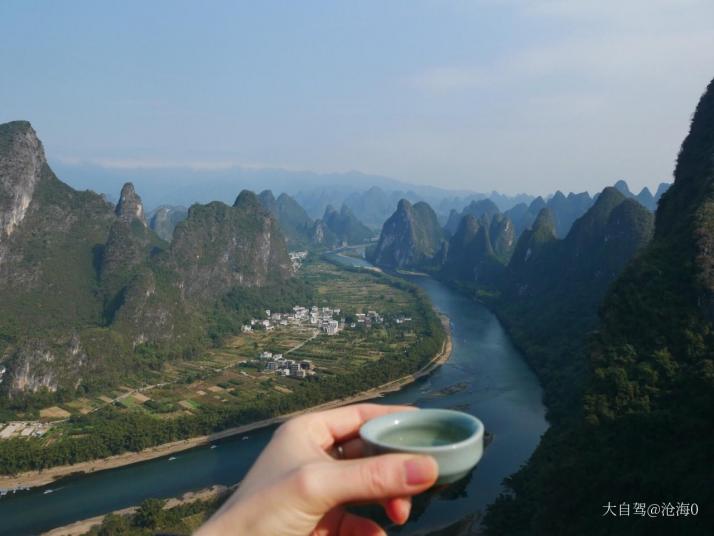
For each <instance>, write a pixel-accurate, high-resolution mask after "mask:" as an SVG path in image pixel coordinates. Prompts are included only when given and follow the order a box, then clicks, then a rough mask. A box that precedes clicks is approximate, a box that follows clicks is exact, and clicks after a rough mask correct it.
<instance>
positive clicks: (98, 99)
mask: <svg viewBox="0 0 714 536" xmlns="http://www.w3.org/2000/svg"><path fill="white" fill-rule="evenodd" d="M712 21H714V2H712V1H711V0H630V1H626V2H623V1H618V2H610V1H591V0H581V1H577V2H573V1H569V0H543V1H533V2H528V1H525V0H524V1H519V0H500V1H499V0H471V1H467V0H453V1H449V0H443V1H436V0H432V1H427V0H403V1H384V0H383V1H371V0H355V1H352V2H343V1H338V0H332V1H299V2H298V1H288V0H286V1H271V0H260V1H254V2H236V1H231V2H229V1H226V2H222V1H205V2H187V1H126V0H125V1H122V2H109V1H96V0H94V1H71V2H70V1H43V2H40V1H31V0H2V1H0V73H2V75H1V76H2V79H1V83H0V103H1V105H0V121H2V122H4V121H7V120H13V119H28V120H30V121H31V122H32V123H33V125H34V126H35V129H36V130H37V131H38V133H39V135H40V137H41V138H42V140H43V141H44V143H45V147H46V150H47V153H48V156H49V158H50V161H51V162H52V161H54V162H63V163H66V164H76V163H91V164H94V165H97V164H98V165H100V166H104V167H107V168H120V169H126V172H127V177H128V178H130V176H131V169H132V168H133V167H156V168H161V167H174V166H187V167H191V168H194V169H196V170H201V169H219V168H223V167H228V166H233V165H238V166H246V167H282V168H286V169H293V170H312V171H317V172H335V171H348V170H360V171H363V172H367V173H374V174H381V175H387V176H391V177H395V178H398V179H403V180H408V181H411V182H416V183H424V184H434V185H438V186H443V187H452V188H468V189H473V190H477V191H488V190H492V189H497V190H500V191H502V192H506V193H514V192H519V191H526V192H530V193H547V192H551V191H553V190H555V189H557V188H560V189H563V190H565V191H570V190H574V191H581V190H585V189H588V190H590V191H595V190H599V189H601V188H602V187H603V186H604V185H606V184H611V183H613V182H614V181H615V180H617V179H619V178H626V179H627V180H628V182H630V184H631V186H633V189H639V188H640V187H642V186H644V185H650V186H653V185H656V184H657V183H658V182H660V181H662V180H667V179H668V178H670V177H671V172H672V168H673V164H674V159H675V157H676V154H677V151H678V148H679V145H680V143H681V141H682V138H683V136H684V135H685V134H686V131H687V127H688V122H689V119H690V117H691V113H692V111H693V109H694V106H695V104H696V102H697V99H698V98H699V96H700V94H701V93H702V92H703V90H704V88H705V86H706V84H707V83H708V81H709V80H710V79H711V78H712V76H714V29H712Z"/></svg>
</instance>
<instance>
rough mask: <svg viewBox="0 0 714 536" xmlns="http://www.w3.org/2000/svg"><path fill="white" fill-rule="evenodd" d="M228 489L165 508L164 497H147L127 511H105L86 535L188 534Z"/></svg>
mask: <svg viewBox="0 0 714 536" xmlns="http://www.w3.org/2000/svg"><path fill="white" fill-rule="evenodd" d="M227 498H228V493H225V494H222V495H220V496H219V497H217V498H215V499H210V500H205V501H203V500H198V501H194V502H191V503H188V504H180V505H177V506H174V507H172V508H166V507H165V506H166V501H163V500H160V499H147V500H145V501H144V502H143V503H141V504H140V505H139V508H138V509H137V511H136V512H134V513H133V514H129V515H118V514H108V515H106V516H105V517H104V519H103V520H102V523H101V525H99V526H98V527H94V528H93V529H92V530H91V531H89V532H88V534H89V535H90V536H152V535H154V534H157V533H159V534H176V535H183V534H185V535H187V536H188V535H190V534H192V533H193V532H194V531H195V530H196V529H198V527H200V526H201V525H202V524H203V522H204V521H205V520H206V519H208V517H210V515H211V514H212V513H213V512H214V511H216V510H217V509H218V508H220V506H221V504H223V502H224V501H225V500H226V499H227Z"/></svg>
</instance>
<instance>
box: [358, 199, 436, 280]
mask: <svg viewBox="0 0 714 536" xmlns="http://www.w3.org/2000/svg"><path fill="white" fill-rule="evenodd" d="M443 239H444V235H443V231H442V230H441V227H440V226H439V222H438V220H437V218H436V213H435V212H434V211H433V210H432V209H431V207H430V206H429V205H428V204H426V203H423V202H419V203H416V204H415V205H412V204H411V203H410V202H409V201H407V200H406V199H402V200H401V201H400V202H399V204H398V205H397V210H396V211H395V212H394V214H392V216H390V218H389V219H388V220H387V221H386V222H385V223H384V226H383V227H382V233H381V235H380V237H379V242H378V243H377V246H376V247H375V248H374V249H373V250H372V251H370V253H369V255H370V258H371V259H372V262H373V263H374V264H377V265H379V266H385V267H389V268H405V267H419V266H420V265H421V264H423V263H426V262H430V261H431V259H432V258H433V257H434V255H435V254H436V252H437V251H439V249H440V248H441V242H442V241H443Z"/></svg>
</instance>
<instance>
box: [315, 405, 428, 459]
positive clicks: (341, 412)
mask: <svg viewBox="0 0 714 536" xmlns="http://www.w3.org/2000/svg"><path fill="white" fill-rule="evenodd" d="M417 409H418V408H415V407H414V406H391V405H383V404H354V405H352V406H343V407H341V408H335V409H330V410H327V411H323V412H320V413H314V414H313V415H311V417H312V418H314V419H316V420H317V421H318V422H319V423H320V424H321V425H322V426H324V427H325V428H326V429H327V431H328V432H329V434H326V437H325V440H324V441H323V444H322V445H321V446H322V447H323V448H324V449H328V448H330V447H331V446H332V445H334V444H335V443H339V442H341V441H347V440H348V439H352V438H353V437H356V436H357V433H358V432H359V428H360V426H362V425H363V424H364V423H365V422H367V421H368V420H370V419H374V418H375V417H380V416H381V415H388V414H389V413H396V412H399V411H415V410H417Z"/></svg>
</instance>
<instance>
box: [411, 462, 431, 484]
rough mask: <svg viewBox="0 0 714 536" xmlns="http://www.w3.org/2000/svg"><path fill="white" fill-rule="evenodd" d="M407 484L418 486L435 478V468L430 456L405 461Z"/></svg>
mask: <svg viewBox="0 0 714 536" xmlns="http://www.w3.org/2000/svg"><path fill="white" fill-rule="evenodd" d="M404 471H405V473H406V477H407V484H409V485H410V486H416V485H418V484H425V483H427V482H431V481H432V480H434V468H433V464H432V463H431V461H430V460H429V458H412V459H411V460H407V461H406V462H404Z"/></svg>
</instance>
